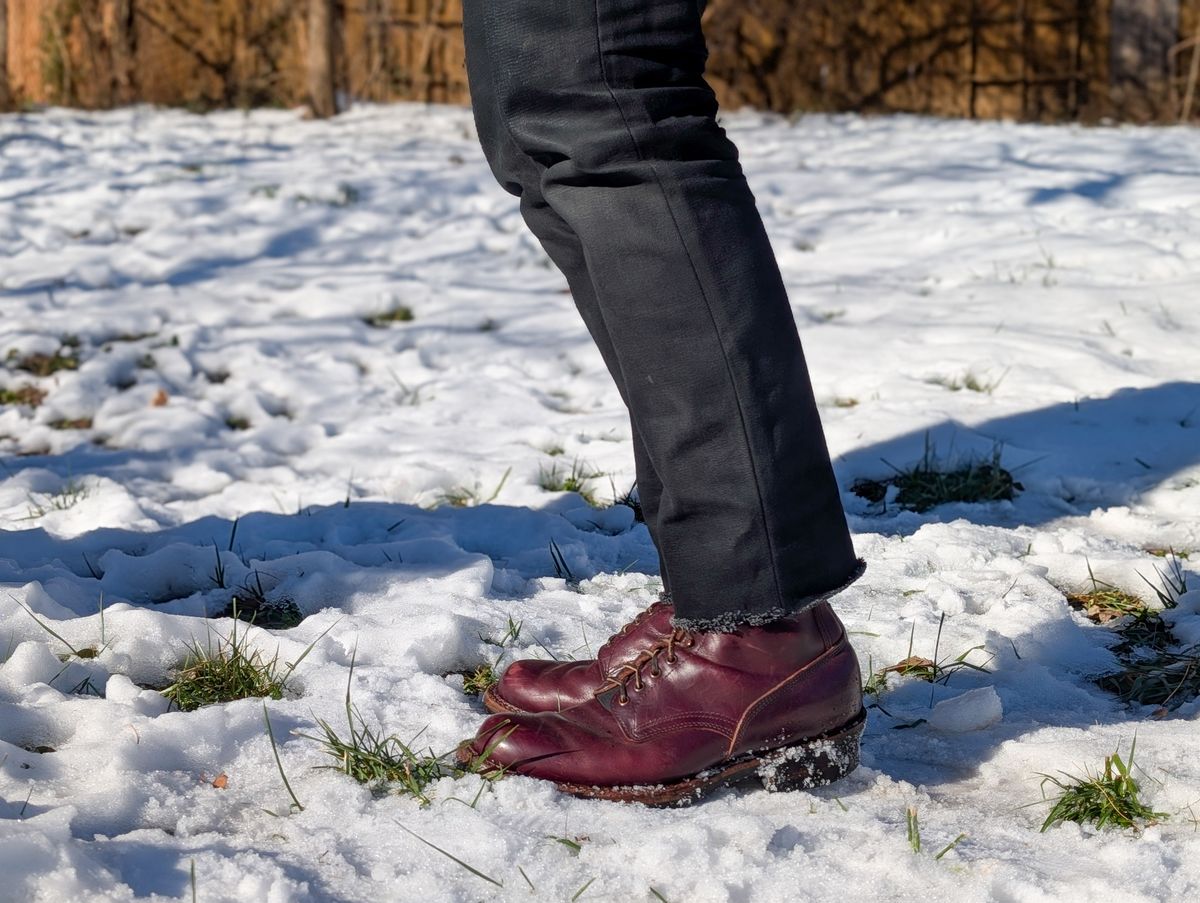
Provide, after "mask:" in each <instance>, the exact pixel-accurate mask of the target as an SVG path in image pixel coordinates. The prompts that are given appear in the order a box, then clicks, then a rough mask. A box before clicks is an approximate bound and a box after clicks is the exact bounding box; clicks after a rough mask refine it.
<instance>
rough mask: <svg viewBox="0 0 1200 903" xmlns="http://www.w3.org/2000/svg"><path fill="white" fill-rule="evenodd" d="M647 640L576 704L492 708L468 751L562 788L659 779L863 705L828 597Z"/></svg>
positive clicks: (787, 738)
mask: <svg viewBox="0 0 1200 903" xmlns="http://www.w3.org/2000/svg"><path fill="white" fill-rule="evenodd" d="M645 640H646V641H645V642H644V643H643V645H642V646H641V648H640V650H638V651H637V652H636V654H635V655H633V656H632V657H630V658H628V659H626V660H625V661H624V662H620V663H618V662H614V661H612V660H611V658H610V660H609V669H608V673H607V674H605V675H603V676H602V677H601V679H600V680H599V681H597V682H596V683H595V684H594V685H593V686H592V688H591V693H590V698H588V699H586V700H585V701H583V702H581V703H579V704H577V705H575V706H574V707H571V708H564V709H562V710H561V711H557V712H542V713H538V714H511V715H493V716H492V717H491V718H489V719H488V720H487V721H485V722H484V724H483V726H482V727H481V729H480V731H479V734H478V735H477V737H476V739H475V741H474V742H473V744H472V750H473V752H474V753H475V754H476V755H479V754H482V753H484V752H485V751H488V758H489V760H490V762H491V763H493V764H494V765H496V766H498V767H501V768H505V769H508V770H510V771H514V772H516V773H520V774H527V775H530V776H533V777H538V778H545V779H548V780H553V781H557V782H560V783H575V784H580V783H581V784H588V785H597V786H617V785H631V784H638V785H641V784H656V783H664V782H671V781H675V780H679V779H682V778H686V777H689V776H692V775H696V774H698V773H700V772H702V771H704V770H705V769H707V768H711V767H713V766H715V765H718V764H720V763H723V762H727V761H729V760H731V759H735V758H737V757H738V756H742V755H745V754H747V753H751V752H757V751H761V750H765V749H773V748H776V747H780V746H787V745H788V744H790V743H794V742H799V741H801V740H804V739H808V738H812V737H816V736H819V735H821V734H822V733H825V732H828V731H832V730H834V729H836V728H839V727H840V726H842V725H844V724H846V723H847V722H849V721H851V720H852V719H854V718H855V717H856V716H857V715H858V714H859V712H860V711H861V709H862V690H861V677H860V674H859V667H858V660H857V657H856V656H855V654H854V650H853V648H851V646H850V643H849V641H848V639H847V637H846V633H845V630H844V629H843V627H842V625H841V622H840V620H839V619H838V617H837V615H836V614H834V612H833V610H832V609H831V608H830V607H829V605H828V603H821V604H818V605H816V606H814V607H813V608H810V609H808V610H806V611H804V612H802V613H801V614H799V615H795V616H793V617H789V618H784V619H780V620H778V621H773V622H771V623H769V624H767V625H764V626H762V627H747V628H742V629H740V630H737V631H733V632H729V633H717V632H704V633H698V632H697V633H693V632H689V631H686V630H672V631H671V632H670V633H669V634H668V635H666V636H663V637H660V638H657V639H653V638H651V637H649V636H647V637H646V638H645ZM631 651H632V650H631ZM598 673H599V672H598V671H597V672H593V675H595V674H598ZM489 750H490V751H489Z"/></svg>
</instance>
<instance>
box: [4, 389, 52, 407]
mask: <svg viewBox="0 0 1200 903" xmlns="http://www.w3.org/2000/svg"><path fill="white" fill-rule="evenodd" d="M46 394H47V393H46V390H45V389H39V388H38V387H37V386H33V385H28V384H27V385H24V386H17V388H15V389H0V404H3V405H9V404H14V405H18V404H19V405H28V406H29V407H31V408H36V407H39V406H40V405H41V403H42V402H43V401H45V400H46Z"/></svg>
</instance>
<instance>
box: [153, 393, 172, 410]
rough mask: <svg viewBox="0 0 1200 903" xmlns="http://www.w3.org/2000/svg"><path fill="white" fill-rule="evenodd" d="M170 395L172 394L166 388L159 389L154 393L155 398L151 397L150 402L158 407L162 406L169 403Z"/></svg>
mask: <svg viewBox="0 0 1200 903" xmlns="http://www.w3.org/2000/svg"><path fill="white" fill-rule="evenodd" d="M170 397H171V396H169V395H168V394H167V390H166V389H159V390H158V391H157V392H155V393H154V398H153V399H151V401H150V404H152V405H154V407H156V408H161V407H162V406H163V405H165V404H166V403H167V399H168V398H170Z"/></svg>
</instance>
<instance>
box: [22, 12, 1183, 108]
mask: <svg viewBox="0 0 1200 903" xmlns="http://www.w3.org/2000/svg"><path fill="white" fill-rule="evenodd" d="M461 16H462V9H461V5H460V0H0V108H8V109H12V108H21V107H24V106H30V105H37V104H45V103H52V104H65V105H69V106H79V107H88V108H103V107H110V106H116V105H121V104H127V103H132V102H141V101H145V102H151V103H158V104H170V105H181V106H186V107H190V108H194V109H209V108H214V107H230V106H236V107H255V106H295V105H298V104H308V105H309V107H310V108H311V109H312V111H313V112H314V114H315V115H319V116H326V115H331V114H333V113H334V112H336V110H337V107H338V105H339V104H340V105H342V106H345V105H346V104H347V103H349V102H351V101H353V100H371V101H388V100H429V101H438V102H449V103H466V102H467V101H468V94H467V86H466V72H465V69H464V65H463V48H462V36H461ZM704 25H705V31H706V33H707V35H708V40H709V46H710V57H709V71H708V77H709V80H710V82H711V83H712V84H713V86H714V87H715V88H716V90H717V92H718V95H719V97H720V99H721V102H722V104H723V105H724V107H725V108H728V109H731V108H736V107H738V106H742V105H751V106H755V107H758V108H761V109H769V110H775V111H779V112H784V113H790V112H794V111H798V110H822V111H831V110H852V111H860V112H897V111H907V112H915V113H927V114H934V115H945V116H972V117H1010V118H1016V119H1026V120H1037V121H1063V120H1078V121H1084V122H1096V121H1100V120H1103V119H1107V118H1111V119H1117V120H1123V121H1137V122H1147V121H1172V122H1173V121H1180V120H1191V119H1194V118H1195V117H1196V116H1197V115H1200V114H1198V111H1197V106H1198V104H1197V102H1196V100H1197V99H1196V96H1195V95H1196V82H1197V76H1198V75H1200V72H1198V70H1200V0H863V2H858V3H848V2H845V0H709V3H708V7H707V9H706V11H705V15H704Z"/></svg>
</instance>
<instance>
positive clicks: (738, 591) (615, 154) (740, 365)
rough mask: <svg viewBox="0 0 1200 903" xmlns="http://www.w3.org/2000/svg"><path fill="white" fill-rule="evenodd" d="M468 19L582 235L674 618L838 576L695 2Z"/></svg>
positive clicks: (481, 3) (837, 555)
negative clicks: (654, 503) (653, 502)
mask: <svg viewBox="0 0 1200 903" xmlns="http://www.w3.org/2000/svg"><path fill="white" fill-rule="evenodd" d="M464 30H465V33H466V36H467V41H468V55H469V56H470V55H471V54H475V55H476V56H482V57H484V58H485V59H486V62H487V69H488V71H489V73H490V75H491V77H492V83H491V86H490V87H491V90H492V91H493V92H494V96H495V109H496V110H497V111H498V114H497V115H498V116H499V118H500V120H501V121H502V123H503V126H504V129H505V131H506V132H507V134H508V136H509V138H510V139H511V140H512V142H513V143H514V145H515V146H516V147H517V148H518V149H519V150H520V152H521V153H522V154H523V155H524V156H526V157H527V158H529V159H530V160H532V161H534V162H535V163H536V164H537V165H538V166H540V167H541V173H540V183H539V188H540V194H541V199H542V200H543V201H544V202H545V204H547V205H548V206H549V207H550V208H551V209H552V210H554V211H555V212H556V213H557V214H558V216H559V217H561V218H562V220H563V221H564V222H565V223H566V224H567V226H568V227H569V228H570V230H571V231H572V232H573V233H574V234H575V235H576V236H577V237H578V240H579V246H580V248H581V249H582V254H583V259H584V264H585V265H586V268H587V270H588V272H589V274H590V277H591V282H592V285H593V288H594V289H595V293H596V303H597V305H598V309H599V311H600V314H601V316H602V318H603V322H604V325H605V328H606V331H607V335H608V336H609V338H610V339H611V342H612V354H613V355H614V357H615V366H616V368H617V369H618V370H619V372H620V373H621V378H622V380H623V381H624V384H625V397H626V399H627V401H628V404H629V406H630V410H631V415H632V418H633V420H634V422H635V423H636V424H637V431H638V433H639V434H640V436H641V439H642V440H643V442H644V446H645V453H646V455H647V456H648V458H649V460H650V464H651V465H652V467H653V469H654V471H655V473H656V474H657V475H658V477H659V478H660V480H661V482H662V494H661V499H660V502H659V511H658V518H657V520H658V534H657V537H656V538H657V541H658V545H659V549H660V553H661V555H662V557H663V561H664V562H665V565H666V568H667V569H668V571H669V573H670V577H671V589H672V593H673V596H674V599H675V605H676V610H677V613H678V616H679V618H680V619H681V620H682V621H685V622H688V623H692V624H694V625H697V626H711V625H715V624H717V623H728V622H735V621H739V620H755V619H763V618H769V617H771V616H774V615H777V614H782V613H784V612H789V611H795V610H798V609H800V608H803V607H806V606H807V605H809V604H812V602H813V601H814V600H815V598H816V597H818V596H819V595H820V594H822V593H825V592H828V591H829V590H831V589H833V588H835V587H837V586H839V585H842V584H843V583H845V582H846V581H847V580H849V579H852V578H853V576H854V575H855V574H856V573H857V572H858V563H857V562H856V561H855V558H854V553H853V548H852V545H851V543H850V537H849V532H848V530H847V527H846V521H845V516H844V514H843V512H842V507H841V500H840V497H839V493H838V489H837V485H836V483H835V481H834V478H833V471H832V467H831V466H830V462H829V456H828V452H827V450H826V446H825V439H824V435H823V433H822V430H821V424H820V420H819V417H818V413H817V408H816V403H815V401H814V399H813V393H812V387H811V384H810V382H809V377H808V371H807V367H806V364H805V361H804V356H803V352H802V350H801V346H800V340H799V336H798V335H797V332H796V326H795V320H794V318H793V316H792V311H791V307H790V305H789V303H788V299H787V295H786V292H785V289H784V286H783V282H782V278H781V276H780V273H779V269H778V266H777V264H776V261H775V258H774V254H773V251H772V249H771V247H770V244H769V241H768V239H767V235H766V232H765V229H764V227H763V224H762V220H761V217H760V216H759V214H758V210H757V208H756V206H755V202H754V197H753V195H752V194H751V192H750V189H749V186H748V185H747V183H746V180H745V177H744V175H743V173H742V169H741V166H740V163H739V161H738V153H737V149H736V148H735V147H734V145H733V144H732V143H731V142H730V141H729V139H728V137H727V136H726V135H725V132H724V130H723V129H722V128H721V127H720V126H719V125H718V124H717V122H716V119H715V115H716V111H717V105H716V99H715V96H714V95H713V92H712V90H711V89H710V88H709V86H708V85H707V83H706V82H705V81H704V78H703V70H704V63H705V60H706V58H707V49H706V47H705V43H704V37H703V34H702V32H701V29H700V5H699V2H698V0H653V2H650V0H558V2H554V3H548V2H545V0H464Z"/></svg>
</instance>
